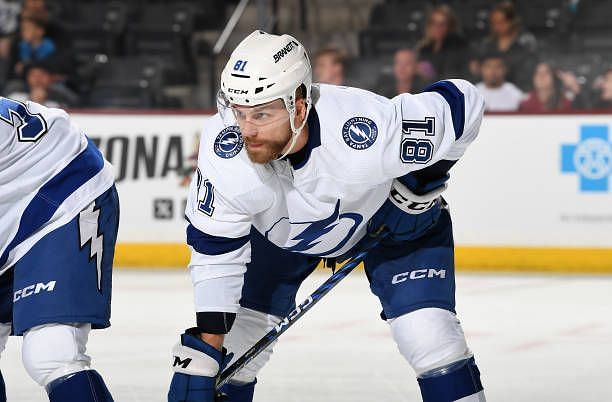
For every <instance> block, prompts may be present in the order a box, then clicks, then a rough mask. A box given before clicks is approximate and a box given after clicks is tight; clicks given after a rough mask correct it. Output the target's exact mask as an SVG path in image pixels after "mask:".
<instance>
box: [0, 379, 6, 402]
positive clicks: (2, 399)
mask: <svg viewBox="0 0 612 402" xmlns="http://www.w3.org/2000/svg"><path fill="white" fill-rule="evenodd" d="M0 402H6V388H5V387H4V377H2V372H0Z"/></svg>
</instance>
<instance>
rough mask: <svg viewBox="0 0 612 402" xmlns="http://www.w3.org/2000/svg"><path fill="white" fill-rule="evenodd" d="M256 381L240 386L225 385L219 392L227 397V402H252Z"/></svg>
mask: <svg viewBox="0 0 612 402" xmlns="http://www.w3.org/2000/svg"><path fill="white" fill-rule="evenodd" d="M255 384H257V379H255V381H253V382H249V383H246V384H242V385H236V384H232V383H227V384H225V385H224V386H223V387H221V392H223V393H224V394H225V395H227V402H252V401H253V394H254V393H255Z"/></svg>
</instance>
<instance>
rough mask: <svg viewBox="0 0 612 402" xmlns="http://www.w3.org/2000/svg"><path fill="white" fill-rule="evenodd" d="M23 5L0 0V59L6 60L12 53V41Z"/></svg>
mask: <svg viewBox="0 0 612 402" xmlns="http://www.w3.org/2000/svg"><path fill="white" fill-rule="evenodd" d="M20 12H21V3H19V2H17V1H7V0H0V58H3V59H6V58H8V57H9V55H10V52H11V39H12V36H13V34H14V33H15V32H16V31H17V26H18V25H19V13H20Z"/></svg>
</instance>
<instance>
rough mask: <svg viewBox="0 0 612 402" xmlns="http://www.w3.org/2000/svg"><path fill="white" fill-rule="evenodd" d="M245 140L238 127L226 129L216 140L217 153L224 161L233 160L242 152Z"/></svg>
mask: <svg viewBox="0 0 612 402" xmlns="http://www.w3.org/2000/svg"><path fill="white" fill-rule="evenodd" d="M243 145H244V140H243V139H242V135H240V128H239V127H238V126H230V127H226V128H224V129H223V131H221V132H220V133H219V135H217V138H215V153H216V154H217V156H220V157H221V158H224V159H229V158H233V157H234V156H236V155H238V153H239V152H240V151H241V150H242V147H243Z"/></svg>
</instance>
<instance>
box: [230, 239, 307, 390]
mask: <svg viewBox="0 0 612 402" xmlns="http://www.w3.org/2000/svg"><path fill="white" fill-rule="evenodd" d="M318 260H319V259H318V258H313V257H307V256H304V255H300V254H297V253H291V252H288V251H285V250H283V249H281V248H279V247H276V246H275V245H273V244H272V243H270V242H269V241H267V240H266V239H265V238H264V237H263V236H262V235H261V234H260V233H259V232H257V231H256V230H255V229H252V230H251V263H249V264H248V265H247V272H246V274H245V277H244V286H243V288H242V299H241V300H240V305H241V307H240V310H239V311H238V314H237V315H236V321H235V322H234V325H233V326H232V329H231V331H230V332H229V334H227V336H226V338H225V347H226V348H227V349H228V350H229V351H230V352H232V353H234V359H237V358H238V357H240V356H241V355H242V354H243V353H244V352H246V351H247V350H248V349H249V348H250V347H251V346H253V345H254V344H255V342H257V341H258V340H259V339H260V338H261V337H262V336H263V335H265V334H266V333H267V332H268V331H270V330H271V329H272V328H273V327H274V326H275V325H277V324H278V323H279V322H280V319H281V318H282V317H283V316H285V315H286V314H287V313H288V312H289V311H291V309H292V308H294V307H295V295H296V293H297V290H298V288H299V286H300V284H301V283H302V282H303V281H304V279H305V278H306V277H307V276H308V275H310V273H312V271H313V270H314V269H315V267H316V265H317V263H318ZM272 348H273V345H270V346H269V347H268V348H267V349H266V350H264V351H263V352H262V353H260V354H259V355H258V356H257V357H256V358H255V359H253V360H252V361H251V362H249V364H247V365H246V366H245V367H244V368H243V369H242V370H240V371H239V372H238V373H237V374H236V376H235V377H234V378H233V379H232V380H231V381H230V382H229V383H228V384H226V385H225V386H224V387H223V392H224V393H225V394H227V395H228V398H229V401H230V402H250V401H252V400H253V392H254V390H255V384H256V383H257V379H256V377H257V373H258V372H259V370H261V368H262V367H263V366H264V365H265V364H266V363H267V362H268V361H269V360H270V357H271V355H272ZM230 364H231V363H230Z"/></svg>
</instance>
